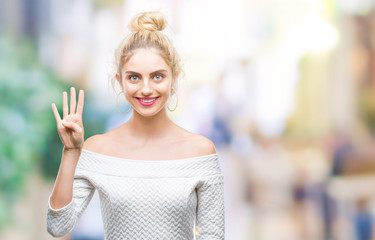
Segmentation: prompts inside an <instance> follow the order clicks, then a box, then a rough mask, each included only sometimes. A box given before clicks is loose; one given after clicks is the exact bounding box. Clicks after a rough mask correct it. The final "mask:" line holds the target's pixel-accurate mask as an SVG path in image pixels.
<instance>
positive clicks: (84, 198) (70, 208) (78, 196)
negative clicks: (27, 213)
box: [47, 176, 95, 237]
mask: <svg viewBox="0 0 375 240" xmlns="http://www.w3.org/2000/svg"><path fill="white" fill-rule="evenodd" d="M94 192H95V188H94V186H93V185H92V184H91V183H90V182H89V181H88V180H87V179H85V178H82V177H77V176H75V177H74V182H73V199H72V201H71V202H70V203H68V204H67V205H65V206H64V207H62V208H59V209H53V208H52V207H51V204H50V199H51V196H49V198H48V210H47V231H48V232H49V233H50V234H51V235H52V236H54V237H62V236H65V235H66V234H68V233H70V232H71V231H72V230H73V228H74V226H75V224H76V222H77V220H78V219H79V217H80V216H81V214H82V213H83V211H84V210H85V209H86V207H87V205H88V204H89V202H90V201H91V198H92V196H93V195H94Z"/></svg>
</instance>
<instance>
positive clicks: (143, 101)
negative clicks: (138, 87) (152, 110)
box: [136, 97, 159, 106]
mask: <svg viewBox="0 0 375 240" xmlns="http://www.w3.org/2000/svg"><path fill="white" fill-rule="evenodd" d="M136 99H137V100H138V102H139V103H140V104H141V105H143V106H151V105H153V104H154V103H155V102H156V101H157V100H158V99H159V97H154V98H150V97H146V98H136Z"/></svg>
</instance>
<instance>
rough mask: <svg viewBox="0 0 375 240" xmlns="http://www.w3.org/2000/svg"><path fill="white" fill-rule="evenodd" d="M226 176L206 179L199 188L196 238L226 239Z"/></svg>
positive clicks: (209, 239)
mask: <svg viewBox="0 0 375 240" xmlns="http://www.w3.org/2000/svg"><path fill="white" fill-rule="evenodd" d="M224 220H225V219H224V177H223V176H222V175H217V176H214V177H210V178H208V179H206V180H205V181H204V182H203V184H202V185H200V186H199V187H198V188H197V213H196V226H195V234H196V240H224V235H225V234H224V233H225V229H224V227H225V224H224V223H225V221H224Z"/></svg>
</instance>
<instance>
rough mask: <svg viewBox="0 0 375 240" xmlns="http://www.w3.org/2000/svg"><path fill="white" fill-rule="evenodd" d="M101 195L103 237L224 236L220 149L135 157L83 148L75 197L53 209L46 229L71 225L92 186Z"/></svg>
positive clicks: (63, 230)
mask: <svg viewBox="0 0 375 240" xmlns="http://www.w3.org/2000/svg"><path fill="white" fill-rule="evenodd" d="M95 190H97V191H98V193H99V198H100V206H101V214H102V221H103V226H104V236H105V239H106V240H117V239H119V240H120V239H129V240H148V239H150V240H156V239H158V240H162V239H165V240H193V239H197V240H219V239H220V240H222V239H224V176H223V174H222V171H221V167H220V162H219V157H218V154H217V153H215V154H210V155H203V156H198V157H192V158H181V159H174V160H135V159H125V158H119V157H112V156H107V155H104V154H100V153H96V152H92V151H89V150H86V149H83V150H82V152H81V155H80V157H79V160H78V163H77V167H76V170H75V174H74V182H73V199H72V201H71V202H70V203H69V204H67V205H66V206H64V207H62V208H60V209H53V208H52V207H51V204H50V197H51V196H50V197H49V199H48V210H47V231H48V232H49V233H50V234H51V235H53V236H55V237H60V236H64V235H66V234H68V233H69V232H71V231H72V229H73V228H74V226H75V224H76V222H77V220H78V218H79V217H80V216H81V214H82V213H83V211H84V210H85V209H86V207H87V205H88V204H89V202H90V200H91V198H92V196H93V194H94V191H95Z"/></svg>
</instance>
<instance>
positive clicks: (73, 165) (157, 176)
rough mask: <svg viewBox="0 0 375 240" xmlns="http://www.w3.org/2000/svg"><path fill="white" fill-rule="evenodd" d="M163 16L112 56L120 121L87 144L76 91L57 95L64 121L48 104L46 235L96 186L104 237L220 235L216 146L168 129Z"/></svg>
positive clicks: (170, 66)
mask: <svg viewBox="0 0 375 240" xmlns="http://www.w3.org/2000/svg"><path fill="white" fill-rule="evenodd" d="M165 26H166V21H165V19H164V17H163V15H161V14H160V13H159V12H145V13H142V14H140V15H138V16H136V17H135V18H134V19H133V20H132V22H131V25H130V27H131V30H132V32H133V33H131V34H130V36H129V37H128V38H126V39H125V41H124V42H123V44H122V45H121V46H120V48H119V50H118V54H117V57H116V59H117V60H116V61H117V73H116V80H115V81H117V83H118V84H119V86H120V87H121V89H122V91H123V93H124V95H125V98H126V99H127V101H128V102H129V103H130V105H131V106H132V109H133V111H132V116H131V118H130V119H129V120H128V121H127V122H126V123H124V124H123V125H121V126H119V127H118V128H115V129H113V130H111V131H109V132H107V133H105V134H100V135H95V136H92V137H90V138H88V139H87V140H86V141H84V128H83V124H82V111H83V105H84V92H83V90H80V92H79V97H78V104H77V103H76V93H75V89H74V88H71V92H70V109H69V108H68V101H67V98H68V97H67V93H66V92H64V93H63V119H61V118H60V115H59V113H58V111H57V109H56V106H55V104H52V110H53V113H54V115H55V118H56V122H57V129H58V132H59V135H60V138H61V140H62V142H63V144H64V148H63V153H62V159H61V164H60V169H59V172H58V175H57V178H56V182H55V185H54V188H53V191H52V194H51V195H50V198H49V200H48V211H47V230H48V232H49V233H50V234H51V235H53V236H64V235H66V234H67V233H69V232H70V231H71V230H72V229H73V227H74V225H75V223H76V221H77V219H78V218H79V217H80V215H81V214H82V212H83V211H84V210H85V208H86V206H87V205H88V203H89V202H90V200H91V198H92V196H93V193H94V191H95V190H98V192H99V197H100V201H101V211H102V217H103V223H104V231H105V238H106V239H111V240H112V239H132V240H134V239H168V240H171V239H194V235H196V239H224V197H223V194H224V193H223V184H224V179H223V175H222V172H221V169H220V165H219V159H218V155H217V153H216V151H215V146H214V144H213V143H212V142H211V141H210V140H209V139H207V138H205V137H203V136H200V135H197V134H194V133H191V132H189V131H187V130H185V129H183V128H181V127H179V126H177V125H176V124H175V123H173V122H172V121H171V120H170V119H169V118H168V116H167V110H166V108H167V102H168V99H169V98H170V96H171V95H172V94H175V92H176V81H177V77H178V74H179V72H180V65H179V60H178V56H177V53H176V51H175V49H174V47H173V46H172V44H171V42H170V41H169V39H168V38H167V37H166V36H165V35H164V34H163V33H162V32H161V31H162V30H163V29H164V28H165Z"/></svg>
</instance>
